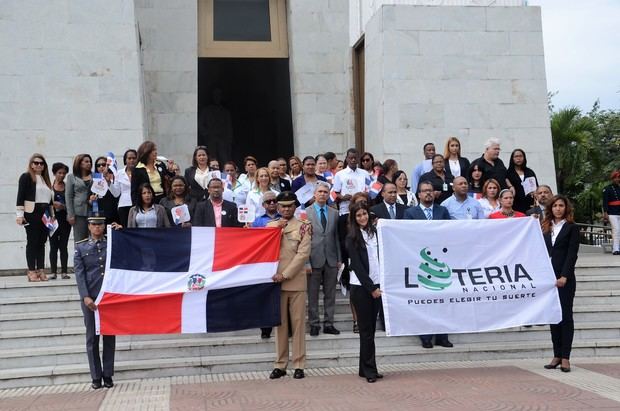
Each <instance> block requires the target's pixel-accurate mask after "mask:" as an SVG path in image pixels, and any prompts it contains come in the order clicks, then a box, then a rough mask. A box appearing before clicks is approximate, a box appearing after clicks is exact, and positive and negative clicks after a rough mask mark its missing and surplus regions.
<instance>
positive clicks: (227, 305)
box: [207, 283, 280, 333]
mask: <svg viewBox="0 0 620 411" xmlns="http://www.w3.org/2000/svg"><path fill="white" fill-rule="evenodd" d="M276 325H280V285H279V284H277V283H266V284H254V285H246V286H243V287H233V288H225V289H221V290H209V292H208V294H207V332H208V333H209V332H222V331H235V330H245V329H248V328H260V327H273V326H276Z"/></svg>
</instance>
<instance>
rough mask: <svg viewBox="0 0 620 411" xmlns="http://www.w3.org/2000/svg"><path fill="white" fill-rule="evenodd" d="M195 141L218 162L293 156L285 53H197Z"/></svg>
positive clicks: (265, 162)
mask: <svg viewBox="0 0 620 411" xmlns="http://www.w3.org/2000/svg"><path fill="white" fill-rule="evenodd" d="M198 144H200V145H206V146H207V149H208V150H209V157H213V158H217V159H218V160H219V162H220V165H223V164H224V162H226V161H228V160H233V161H235V163H236V164H237V165H238V166H239V168H240V171H241V172H243V164H242V161H243V158H244V157H245V156H247V155H252V156H254V157H256V158H257V160H258V164H259V165H261V166H262V165H266V164H267V162H268V161H269V160H273V159H275V158H277V157H285V158H288V157H289V156H291V155H293V152H294V147H293V122H292V111H291V88H290V77H289V66H288V58H199V59H198Z"/></svg>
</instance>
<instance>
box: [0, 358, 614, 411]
mask: <svg viewBox="0 0 620 411" xmlns="http://www.w3.org/2000/svg"><path fill="white" fill-rule="evenodd" d="M543 364H544V362H543V361H540V360H511V361H506V360H503V361H476V362H473V361H472V362H450V363H448V362H442V363H421V364H399V365H386V366H384V367H380V369H381V371H382V372H383V373H384V375H385V378H384V379H383V380H382V381H378V382H377V383H375V384H368V383H367V382H366V381H365V380H364V379H362V378H359V377H358V376H357V375H356V369H355V368H352V367H343V368H329V369H309V370H307V377H306V378H305V379H303V380H294V379H293V378H292V377H291V373H289V375H288V376H287V377H285V378H283V379H281V380H275V381H271V380H269V379H268V378H267V376H268V374H269V372H268V371H265V372H255V373H235V374H214V375H203V376H187V377H172V378H160V379H146V380H134V381H117V382H116V386H115V387H114V388H112V389H109V390H108V389H102V390H97V391H93V390H92V389H90V388H89V385H88V384H68V385H58V386H47V387H34V388H19V389H10V390H3V391H0V410H2V411H8V410H46V411H51V410H85V409H88V410H97V409H99V410H183V411H190V410H209V411H216V410H217V411H241V410H244V411H245V410H321V411H328V410H334V411H339V410H343V411H344V410H390V411H392V410H393V411H397V410H459V411H465V410H598V409H604V410H620V358H617V357H614V358H604V359H596V358H584V359H582V360H580V359H574V360H573V364H572V372H571V373H568V374H567V373H562V372H561V371H560V370H559V369H558V370H545V369H543V367H542V365H543Z"/></svg>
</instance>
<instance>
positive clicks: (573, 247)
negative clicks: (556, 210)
mask: <svg viewBox="0 0 620 411" xmlns="http://www.w3.org/2000/svg"><path fill="white" fill-rule="evenodd" d="M543 237H544V238H545V244H546V245H547V251H548V252H549V257H551V265H552V266H553V271H554V272H555V277H556V278H560V277H566V283H567V284H568V283H571V282H574V281H575V263H577V252H578V251H579V227H578V226H577V224H574V223H564V226H563V227H562V229H561V230H560V233H559V234H558V236H557V237H556V238H555V244H554V245H551V233H545V234H543Z"/></svg>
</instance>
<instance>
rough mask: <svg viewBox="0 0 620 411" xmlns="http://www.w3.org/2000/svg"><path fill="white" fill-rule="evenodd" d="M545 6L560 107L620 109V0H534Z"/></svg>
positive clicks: (552, 81)
mask: <svg viewBox="0 0 620 411" xmlns="http://www.w3.org/2000/svg"><path fill="white" fill-rule="evenodd" d="M528 4H529V5H530V6H541V10H542V24H543V38H544V45H545V65H546V71H547V89H548V90H549V91H550V92H556V91H557V92H558V94H557V95H556V96H555V97H554V98H553V100H552V101H553V104H554V106H555V109H556V110H557V109H559V108H564V107H567V106H577V107H579V108H581V109H582V110H583V111H589V110H590V109H591V108H592V104H593V103H594V101H596V99H599V100H600V102H601V108H603V109H614V110H619V109H620V0H529V1H528Z"/></svg>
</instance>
